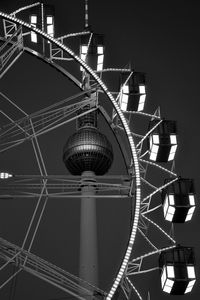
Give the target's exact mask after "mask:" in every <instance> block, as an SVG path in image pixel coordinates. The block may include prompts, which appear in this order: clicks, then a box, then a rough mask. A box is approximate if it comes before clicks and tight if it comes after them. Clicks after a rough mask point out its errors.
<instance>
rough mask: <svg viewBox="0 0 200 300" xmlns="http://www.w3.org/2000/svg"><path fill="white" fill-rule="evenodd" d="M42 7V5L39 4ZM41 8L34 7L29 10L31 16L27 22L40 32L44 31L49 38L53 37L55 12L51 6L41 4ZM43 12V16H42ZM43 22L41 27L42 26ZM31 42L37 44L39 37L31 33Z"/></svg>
mask: <svg viewBox="0 0 200 300" xmlns="http://www.w3.org/2000/svg"><path fill="white" fill-rule="evenodd" d="M41 5H42V4H41ZM42 8H43V9H41V6H36V7H33V8H31V14H30V16H29V22H30V24H31V26H32V27H34V28H39V29H40V30H42V29H44V31H45V32H46V33H47V34H49V35H50V36H51V37H54V35H55V26H54V18H55V11H54V7H53V6H52V5H47V4H43V5H42ZM42 11H43V16H42ZM42 20H43V22H44V23H43V26H44V28H43V26H42ZM30 37H31V42H32V43H35V44H37V43H39V36H38V35H37V34H36V33H35V32H34V31H31V34H30Z"/></svg>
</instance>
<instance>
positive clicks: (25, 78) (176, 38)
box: [0, 0, 200, 300]
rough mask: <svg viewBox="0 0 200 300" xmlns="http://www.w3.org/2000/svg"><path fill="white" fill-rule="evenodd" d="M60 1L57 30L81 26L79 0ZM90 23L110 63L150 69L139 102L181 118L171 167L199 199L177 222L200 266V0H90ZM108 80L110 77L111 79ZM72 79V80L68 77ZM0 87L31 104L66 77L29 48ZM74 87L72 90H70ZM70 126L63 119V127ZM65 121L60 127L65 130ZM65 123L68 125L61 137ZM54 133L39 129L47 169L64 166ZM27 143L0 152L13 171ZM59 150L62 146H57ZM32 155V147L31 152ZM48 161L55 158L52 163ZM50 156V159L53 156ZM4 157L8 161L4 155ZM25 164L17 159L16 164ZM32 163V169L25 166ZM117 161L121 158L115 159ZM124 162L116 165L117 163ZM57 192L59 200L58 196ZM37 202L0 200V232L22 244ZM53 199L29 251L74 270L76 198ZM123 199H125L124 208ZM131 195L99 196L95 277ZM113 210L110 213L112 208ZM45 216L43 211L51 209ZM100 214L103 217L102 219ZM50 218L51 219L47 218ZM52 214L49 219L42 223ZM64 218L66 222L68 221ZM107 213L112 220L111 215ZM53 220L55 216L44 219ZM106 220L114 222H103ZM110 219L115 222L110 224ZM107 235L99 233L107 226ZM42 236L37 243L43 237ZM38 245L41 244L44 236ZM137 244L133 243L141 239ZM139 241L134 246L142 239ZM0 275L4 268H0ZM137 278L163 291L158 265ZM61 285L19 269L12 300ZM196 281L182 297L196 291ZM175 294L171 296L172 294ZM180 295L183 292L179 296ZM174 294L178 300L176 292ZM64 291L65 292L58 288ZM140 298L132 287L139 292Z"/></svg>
mask: <svg viewBox="0 0 200 300" xmlns="http://www.w3.org/2000/svg"><path fill="white" fill-rule="evenodd" d="M30 3H32V2H31V1H29V0H28V1H21V0H20V1H14V0H6V1H4V0H1V2H0V11H5V12H11V11H13V10H15V9H17V8H18V7H21V6H24V5H27V4H30ZM48 3H49V4H54V5H55V9H56V31H57V35H58V36H60V35H63V34H65V33H70V32H79V31H82V30H83V27H84V1H81V0H74V1H63V0H59V1H55V0H54V1H53V0H52V1H48ZM89 23H90V24H91V25H92V29H93V31H94V32H97V33H104V34H105V36H106V57H105V64H106V67H124V66H127V65H128V64H131V66H132V67H133V68H134V69H136V70H137V71H144V72H146V73H147V80H148V81H147V82H148V86H147V91H148V97H147V105H146V108H145V110H146V111H147V112H151V113H153V112H154V111H155V109H156V108H157V107H158V106H160V108H161V115H162V116H163V117H165V118H168V119H172V120H177V124H178V136H179V142H180V144H179V148H178V152H177V155H176V172H177V174H179V175H181V176H183V177H186V178H194V179H195V184H196V194H197V209H196V211H195V214H194V217H193V220H192V221H191V222H189V223H187V224H183V225H177V226H175V237H176V240H177V241H178V242H179V243H181V244H183V245H186V246H194V247H195V254H196V263H197V268H196V273H197V277H198V275H199V250H200V237H199V219H198V218H199V205H198V198H199V179H200V176H199V151H200V143H199V106H200V105H199V79H200V78H199V67H200V63H199V53H200V43H199V28H200V26H199V5H198V2H197V1H148V0H140V1H139V0H137V1H136V0H134V1H131V0H124V1H114V0H110V1H105V0H101V1H90V3H89ZM108 86H109V83H108ZM70 88H71V87H70ZM0 90H1V91H2V92H5V93H6V94H7V95H8V96H9V97H10V98H11V99H15V100H16V102H17V103H19V104H20V105H21V106H22V107H23V108H24V110H26V111H28V112H32V111H35V110H37V109H39V108H40V107H41V103H42V107H45V106H47V105H48V104H49V103H52V102H55V99H56V100H60V99H63V98H65V97H66V96H67V95H68V94H69V85H68V84H66V80H65V78H63V77H62V76H61V75H60V74H58V73H57V72H56V71H54V70H52V69H49V68H48V66H46V65H44V64H43V63H41V62H38V61H37V62H36V59H35V58H33V57H29V56H28V55H25V57H24V58H20V60H19V61H18V62H17V63H16V65H15V66H13V68H12V69H11V70H10V72H9V74H6V75H5V76H4V78H3V79H2V80H1V86H0ZM72 92H73V91H72V90H71V91H70V93H72ZM68 129H69V128H68ZM65 132H67V131H66V128H65V129H61V130H60V132H59V134H62V136H63V137H64V136H65ZM68 135H69V133H66V138H67V136H68ZM56 138H57V134H56V132H55V133H52V134H51V135H50V134H48V135H47V137H45V138H44V139H41V141H40V142H41V147H42V151H43V153H44V158H45V161H46V162H47V166H48V172H49V173H50V174H65V169H64V166H63V165H62V161H61V158H60V157H59V158H58V155H60V156H61V152H62V150H60V149H62V146H63V144H64V142H65V138H63V139H62V140H59V141H57V142H56V143H55V142H54V141H55V140H56ZM30 149H31V146H30V145H27V146H24V148H23V147H21V146H20V147H19V149H16V151H12V152H11V153H10V154H9V158H8V157H7V154H5V156H4V157H2V158H1V163H2V166H3V167H4V168H5V167H7V166H8V161H9V168H12V171H13V172H18V173H20V171H21V172H24V174H30V173H37V171H36V170H37V166H36V163H35V160H34V156H33V154H31V151H30ZM59 153H60V154H59ZM31 155H32V156H31ZM50 161H51V163H50ZM52 161H54V163H52ZM6 164H7V165H6ZM20 168H21V169H20ZM30 170H31V171H30ZM115 171H117V168H116V167H115ZM118 172H120V169H119V170H118ZM58 201H60V200H58ZM34 204H35V203H33V202H31V200H28V202H27V201H25V200H23V201H21V200H20V201H19V202H18V203H16V202H15V203H12V205H11V204H6V203H2V209H1V210H0V216H1V217H0V226H1V229H0V232H2V234H1V235H2V236H3V237H5V238H7V239H9V240H10V241H12V242H14V243H16V244H19V245H20V243H21V241H22V240H23V236H24V234H25V229H22V228H26V226H27V224H28V221H29V219H30V216H31V213H32V210H33V206H34ZM56 205H57V206H56V210H55V202H53V201H50V202H49V204H48V208H47V210H46V214H45V219H44V222H43V223H42V224H43V225H41V229H40V233H39V236H38V239H37V240H36V242H35V245H34V249H33V252H34V253H38V254H39V255H40V256H41V257H43V258H45V259H49V260H50V261H52V262H53V263H56V264H58V265H60V266H62V267H64V268H66V269H67V270H69V271H71V272H75V273H76V272H77V271H74V270H77V264H78V262H77V257H78V234H76V231H77V230H78V229H77V228H78V225H77V224H78V210H79V206H78V203H77V202H76V203H74V201H69V203H68V205H69V208H70V211H69V208H68V211H64V210H63V209H62V205H65V203H64V201H62V200H61V201H60V202H59V203H58V204H56ZM122 207H123V208H122ZM128 207H129V206H128V205H122V203H120V202H117V203H109V205H108V206H107V204H106V203H104V202H102V203H101V207H100V213H99V216H98V217H99V219H100V220H101V225H99V240H100V241H101V242H102V241H103V242H102V244H103V245H102V244H101V246H100V253H101V254H100V255H101V264H100V284H101V285H102V286H103V287H105V288H106V287H107V286H108V284H109V283H110V282H112V276H113V275H112V274H113V273H114V270H115V266H116V265H117V264H118V263H119V257H120V256H121V253H123V249H124V248H123V247H124V243H125V241H126V234H124V232H125V230H126V229H127V226H128V217H127V216H128V210H127V209H128ZM113 211H115V213H113ZM47 216H48V218H47ZM102 218H104V219H103V221H102ZM48 220H49V221H48ZM48 222H50V223H48ZM67 222H69V223H67ZM110 222H111V223H112V225H110ZM50 225H51V226H50ZM108 228H112V230H111V229H110V231H109V230H108ZM114 228H115V230H114ZM107 230H108V231H109V232H108V236H107V237H106V238H105V240H103V236H104V233H105V231H107ZM41 241H43V243H41ZM41 245H43V246H41ZM137 250H138V249H137ZM139 250H140V249H139ZM1 279H3V276H2V277H1ZM135 282H136V286H137V287H138V289H139V290H140V291H141V294H142V295H143V296H144V299H145V297H146V293H147V290H148V289H149V290H150V292H151V299H156V300H157V299H169V298H170V296H168V295H166V294H163V293H161V290H160V282H159V274H158V273H157V272H154V273H152V274H149V275H145V276H140V277H139V275H138V276H137V279H136V281H135ZM9 293H10V286H8V287H6V288H4V289H2V290H1V291H0V299H2V300H7V299H9ZM62 295H63V293H61V292H59V291H57V290H55V289H53V288H51V287H50V286H49V285H47V284H46V283H43V282H41V281H39V280H37V279H34V278H33V277H31V276H29V275H28V276H27V275H24V274H20V275H19V277H18V279H17V285H16V293H15V298H14V299H15V300H24V299H29V300H32V299H37V300H40V299H41V300H50V299H52V300H53V299H59V297H61V296H62ZM198 295H199V283H198V280H197V283H196V285H195V287H194V289H193V292H192V293H191V294H188V295H185V296H184V299H188V300H189V299H191V300H195V299H199V297H198ZM171 297H173V296H171ZM182 297H183V296H182ZM182 297H180V296H176V297H175V298H176V299H177V300H179V299H182ZM63 299H70V297H66V298H65V297H64V296H63ZM134 299H136V296H135V298H134Z"/></svg>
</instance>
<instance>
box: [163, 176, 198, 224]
mask: <svg viewBox="0 0 200 300" xmlns="http://www.w3.org/2000/svg"><path fill="white" fill-rule="evenodd" d="M169 181H171V179H166V180H165V183H167V182H169ZM162 203H163V212H164V217H165V219H166V220H167V221H170V222H173V223H184V222H187V221H190V220H191V219H192V216H193V213H194V210H195V189H194V182H193V179H184V178H179V179H178V180H177V181H174V182H173V183H172V184H170V185H168V186H167V187H166V188H165V189H163V190H162Z"/></svg>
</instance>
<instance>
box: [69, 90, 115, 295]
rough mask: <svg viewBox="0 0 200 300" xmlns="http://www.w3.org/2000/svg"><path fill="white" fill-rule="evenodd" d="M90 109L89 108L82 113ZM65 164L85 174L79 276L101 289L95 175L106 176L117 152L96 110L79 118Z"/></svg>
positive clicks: (72, 171)
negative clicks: (102, 127) (98, 120)
mask: <svg viewBox="0 0 200 300" xmlns="http://www.w3.org/2000/svg"><path fill="white" fill-rule="evenodd" d="M95 95H96V93H95ZM92 97H93V95H92ZM89 109H91V107H90V105H87V106H86V107H84V108H83V109H81V110H80V111H79V113H78V114H82V113H83V112H86V111H88V110H89ZM63 161H64V163H65V166H66V168H67V169H68V171H69V172H70V173H71V174H72V175H81V195H82V198H81V212H80V267H79V268H80V269H79V276H80V278H81V279H83V280H85V281H87V282H89V283H91V284H92V285H94V286H98V257H97V256H98V252H97V222H96V200H95V193H96V187H95V175H104V174H105V173H106V172H107V171H108V169H109V168H110V167H111V164H112V161H113V150H112V145H111V143H110V142H109V141H108V139H107V138H106V136H105V135H104V134H102V133H101V132H100V131H99V130H98V126H97V111H96V110H95V111H92V112H88V113H87V114H85V115H83V116H80V117H79V118H78V119H77V131H76V132H75V133H74V134H72V135H71V136H70V137H69V138H68V140H67V142H66V144H65V146H64V151H63ZM93 292H94V291H92V292H91V294H90V295H84V296H85V299H92V295H93Z"/></svg>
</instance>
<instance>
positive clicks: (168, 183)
mask: <svg viewBox="0 0 200 300" xmlns="http://www.w3.org/2000/svg"><path fill="white" fill-rule="evenodd" d="M177 180H178V178H177V177H176V178H175V179H172V180H171V181H169V182H167V183H166V184H163V185H162V186H160V187H159V188H157V190H155V191H154V192H152V193H151V194H149V195H148V196H146V197H145V198H143V199H142V202H143V203H145V202H146V201H147V200H148V199H150V198H152V197H153V196H154V195H155V194H157V193H158V192H161V191H162V190H163V189H165V188H166V187H167V186H169V185H170V184H172V183H173V182H175V181H177Z"/></svg>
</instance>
